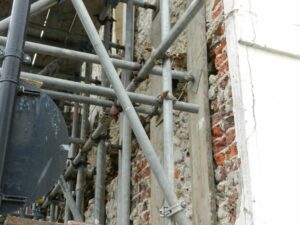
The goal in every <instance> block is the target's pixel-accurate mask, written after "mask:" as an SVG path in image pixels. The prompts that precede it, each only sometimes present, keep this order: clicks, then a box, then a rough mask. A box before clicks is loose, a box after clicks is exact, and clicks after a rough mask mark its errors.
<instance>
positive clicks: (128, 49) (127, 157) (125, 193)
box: [118, 0, 134, 225]
mask: <svg viewBox="0 0 300 225" xmlns="http://www.w3.org/2000/svg"><path fill="white" fill-rule="evenodd" d="M133 18H134V7H133V0H128V1H127V3H126V12H125V27H124V30H123V32H124V35H123V37H124V38H125V60H126V61H133V32H134V22H133V20H134V19H133ZM130 77H131V71H129V70H124V71H123V74H122V78H121V79H122V82H123V85H124V87H125V88H126V87H127V85H128V84H129V82H130ZM131 135H132V134H131V127H130V124H129V121H128V119H127V117H126V116H125V115H124V116H123V124H122V151H121V165H120V166H121V171H120V172H121V174H119V176H120V179H119V181H120V182H119V183H118V189H119V190H120V191H119V194H120V198H119V199H120V210H119V212H120V216H119V219H120V221H118V222H119V225H129V215H130V174H131Z"/></svg>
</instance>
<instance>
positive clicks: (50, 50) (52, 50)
mask: <svg viewBox="0 0 300 225" xmlns="http://www.w3.org/2000/svg"><path fill="white" fill-rule="evenodd" d="M6 41H7V38H6V37H3V36H0V45H5V43H6ZM24 48H25V51H27V52H32V53H39V54H45V55H51V56H54V57H58V58H65V59H71V60H76V61H81V62H83V61H85V62H89V63H96V64H99V63H100V61H99V58H98V56H97V55H94V54H90V53H85V52H78V51H74V50H70V49H64V48H59V47H53V46H49V45H43V44H38V43H34V42H29V41H26V42H25V47H24ZM111 61H112V63H113V65H114V66H115V67H117V68H121V69H127V70H133V71H138V70H140V69H141V68H142V65H141V64H139V63H136V62H129V61H125V60H120V59H113V58H111ZM151 74H152V75H157V76H161V75H162V68H161V67H159V66H155V67H153V69H152V70H151ZM172 77H173V78H174V79H178V80H185V81H192V80H193V76H192V75H191V74H189V73H187V72H182V71H176V70H175V71H172Z"/></svg>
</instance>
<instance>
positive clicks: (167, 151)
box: [160, 0, 175, 225]
mask: <svg viewBox="0 0 300 225" xmlns="http://www.w3.org/2000/svg"><path fill="white" fill-rule="evenodd" d="M169 9H170V4H169V0H165V1H160V15H161V41H164V40H165V38H166V37H167V36H168V34H169V32H170V10H169ZM171 71H172V67H171V60H170V59H168V58H167V56H166V58H164V60H163V75H162V81H163V85H162V86H163V93H166V98H164V100H163V119H164V122H163V127H164V131H163V134H164V153H163V155H164V167H165V170H166V173H167V176H168V181H169V182H170V184H171V190H170V191H175V190H174V153H173V133H174V131H173V101H172V97H173V90H172V89H173V87H172V72H171ZM166 204H167V203H166ZM164 224H165V225H172V224H174V222H173V219H172V218H171V217H165V220H164Z"/></svg>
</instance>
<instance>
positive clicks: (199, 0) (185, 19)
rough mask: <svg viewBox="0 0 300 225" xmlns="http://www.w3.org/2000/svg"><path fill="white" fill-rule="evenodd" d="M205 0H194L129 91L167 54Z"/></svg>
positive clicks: (130, 85)
mask: <svg viewBox="0 0 300 225" xmlns="http://www.w3.org/2000/svg"><path fill="white" fill-rule="evenodd" d="M203 3H204V0H193V1H192V2H191V4H190V6H189V7H188V8H187V10H186V11H185V12H184V14H183V15H182V16H181V18H180V19H179V20H178V22H177V23H176V24H175V26H174V27H173V28H172V29H171V30H170V32H168V34H167V35H166V37H165V38H164V40H163V41H162V42H161V43H160V45H159V46H158V47H157V48H156V49H155V50H154V52H153V53H152V55H151V56H150V58H149V59H148V60H147V61H146V63H145V64H144V66H143V67H142V69H141V70H140V71H139V73H138V75H137V77H136V78H134V79H133V80H132V81H131V83H130V84H129V86H128V87H127V89H126V90H127V91H134V90H135V89H136V88H137V87H138V86H139V84H140V83H141V81H143V80H145V79H146V78H147V76H148V75H149V74H150V73H151V70H152V68H153V67H154V65H155V61H156V60H157V59H161V58H163V57H164V56H165V53H166V52H167V51H168V49H169V48H170V46H171V45H172V44H173V43H174V41H175V40H176V39H177V37H178V36H179V35H180V34H181V33H182V31H183V30H184V29H185V28H186V26H187V25H188V24H189V22H190V21H191V20H192V19H193V18H194V17H195V15H196V14H197V13H198V12H199V10H200V8H201V7H202V6H203Z"/></svg>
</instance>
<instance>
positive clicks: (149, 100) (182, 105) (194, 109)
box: [0, 69, 199, 113]
mask: <svg viewBox="0 0 300 225" xmlns="http://www.w3.org/2000/svg"><path fill="white" fill-rule="evenodd" d="M0 71H1V69H0ZM21 77H22V78H24V79H29V80H37V81H40V82H43V83H44V84H45V85H49V86H51V88H58V89H60V88H62V89H64V90H68V91H73V92H77V93H78V92H82V93H90V94H94V95H98V96H106V97H111V98H115V97H117V95H116V92H115V91H114V90H112V89H110V88H105V87H99V86H95V85H90V84H84V83H78V82H74V81H68V80H63V79H58V78H53V77H46V76H41V75H37V74H33V73H26V72H22V73H21ZM127 94H128V96H129V98H130V99H131V100H132V101H133V102H135V103H141V104H146V105H152V106H156V107H160V106H161V100H160V99H159V98H157V97H154V96H148V95H143V94H138V93H133V92H127ZM174 110H180V111H184V112H190V113H198V110H199V106H198V105H196V104H192V103H186V102H181V101H174Z"/></svg>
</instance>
